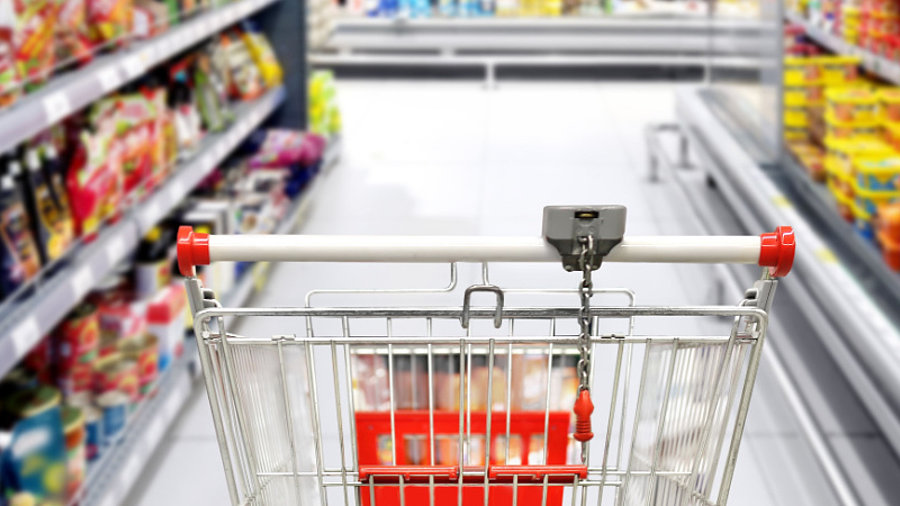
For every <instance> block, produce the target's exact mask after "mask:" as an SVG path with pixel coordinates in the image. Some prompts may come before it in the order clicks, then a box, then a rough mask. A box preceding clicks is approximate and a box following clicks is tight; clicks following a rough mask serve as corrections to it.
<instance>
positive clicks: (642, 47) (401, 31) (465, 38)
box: [326, 16, 774, 56]
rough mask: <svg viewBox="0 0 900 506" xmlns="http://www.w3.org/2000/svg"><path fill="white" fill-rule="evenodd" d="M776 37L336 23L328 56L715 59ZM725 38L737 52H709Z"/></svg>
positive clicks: (618, 27) (568, 24)
mask: <svg viewBox="0 0 900 506" xmlns="http://www.w3.org/2000/svg"><path fill="white" fill-rule="evenodd" d="M773 30H774V25H773V26H768V25H765V24H761V23H755V22H752V21H749V20H747V21H740V20H735V21H722V22H712V21H710V20H707V19H693V18H685V19H681V18H678V17H674V16H673V17H667V18H640V17H621V18H619V17H611V18H534V19H528V18H456V19H441V18H426V19H402V18H400V19H378V18H340V19H338V20H336V21H335V27H334V33H333V34H332V36H331V38H330V39H329V41H328V42H327V44H326V48H327V49H331V50H335V51H339V52H360V53H369V54H371V53H378V52H391V53H398V52H399V53H416V52H418V53H421V52H423V51H434V52H438V53H439V54H445V55H446V54H448V53H454V52H460V53H462V52H479V53H483V52H498V53H500V52H507V53H515V54H522V53H529V54H531V53H534V54H547V53H553V54H559V53H567V54H590V53H596V54H619V55H621V54H656V55H659V54H662V55H673V54H694V55H705V54H707V53H708V52H709V51H710V50H711V49H714V50H715V51H716V52H717V53H718V54H723V55H725V54H729V55H743V56H751V55H754V54H757V53H758V47H759V42H760V40H764V38H765V37H771V36H774V33H767V32H770V31H773ZM716 31H722V32H723V33H724V32H727V33H728V34H729V39H730V40H733V41H735V43H734V44H728V45H725V44H717V45H715V46H714V47H712V48H711V46H710V44H709V36H710V34H711V33H715V32H716Z"/></svg>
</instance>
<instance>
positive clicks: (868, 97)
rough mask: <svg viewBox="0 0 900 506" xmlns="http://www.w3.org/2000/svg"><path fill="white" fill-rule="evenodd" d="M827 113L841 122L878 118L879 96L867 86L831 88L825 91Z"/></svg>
mask: <svg viewBox="0 0 900 506" xmlns="http://www.w3.org/2000/svg"><path fill="white" fill-rule="evenodd" d="M825 99H826V101H827V104H828V109H827V113H826V114H829V115H832V116H834V118H836V119H837V120H838V121H841V122H867V121H874V120H876V119H877V118H878V97H877V96H876V94H875V93H873V92H872V91H870V90H868V89H866V88H830V89H828V90H827V91H826V92H825Z"/></svg>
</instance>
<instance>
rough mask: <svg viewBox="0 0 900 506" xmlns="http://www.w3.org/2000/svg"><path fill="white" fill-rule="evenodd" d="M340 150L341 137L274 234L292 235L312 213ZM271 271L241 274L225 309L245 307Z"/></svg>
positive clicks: (263, 265)
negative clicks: (311, 208) (308, 214)
mask: <svg viewBox="0 0 900 506" xmlns="http://www.w3.org/2000/svg"><path fill="white" fill-rule="evenodd" d="M340 150H341V141H340V138H336V139H334V140H332V141H329V143H328V146H327V147H326V149H325V153H324V154H323V155H322V168H321V171H320V173H319V174H318V175H317V176H315V177H314V178H313V180H312V181H310V183H309V184H307V185H306V187H305V188H304V189H303V190H302V191H301V192H300V195H298V196H297V198H296V199H295V201H294V203H293V204H292V205H291V208H290V209H289V210H288V212H287V215H286V218H285V219H284V220H282V222H281V223H279V224H278V226H277V227H276V228H275V230H274V231H273V233H274V234H278V235H282V234H290V233H293V232H294V231H295V230H296V228H297V227H298V226H299V224H300V223H303V222H304V221H305V219H306V213H307V212H308V211H309V208H310V206H311V205H312V204H313V203H314V202H315V198H316V195H317V194H318V191H319V190H318V189H319V187H320V186H321V185H322V180H323V178H324V177H327V175H328V173H329V172H330V171H331V169H333V168H334V166H335V164H337V161H338V159H339V157H340ZM268 269H269V266H268V263H267V262H259V263H257V264H255V265H254V266H253V267H251V268H250V270H248V271H246V272H245V273H244V274H243V275H241V279H239V280H238V282H237V283H235V285H234V287H233V288H232V289H231V292H230V293H228V294H227V295H226V296H225V297H223V298H222V305H223V306H224V307H241V306H243V305H244V304H245V303H246V302H247V301H249V300H250V297H252V296H253V294H255V293H256V291H257V288H258V287H259V286H260V285H261V284H263V283H264V279H265V277H266V276H267V274H268ZM226 321H227V320H226Z"/></svg>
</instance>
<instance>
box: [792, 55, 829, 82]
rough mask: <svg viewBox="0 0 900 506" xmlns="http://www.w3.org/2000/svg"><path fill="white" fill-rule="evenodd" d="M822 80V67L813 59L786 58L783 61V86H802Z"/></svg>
mask: <svg viewBox="0 0 900 506" xmlns="http://www.w3.org/2000/svg"><path fill="white" fill-rule="evenodd" d="M821 78H822V67H821V65H820V64H819V61H818V60H816V59H815V58H805V57H798V56H788V57H785V59H784V84H786V85H795V86H796V85H804V84H806V83H809V82H813V81H819V80H820V79H821Z"/></svg>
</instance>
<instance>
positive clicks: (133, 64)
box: [122, 46, 154, 79]
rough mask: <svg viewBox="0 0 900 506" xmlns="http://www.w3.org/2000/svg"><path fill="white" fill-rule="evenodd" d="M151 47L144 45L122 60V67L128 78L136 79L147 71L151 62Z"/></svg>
mask: <svg viewBox="0 0 900 506" xmlns="http://www.w3.org/2000/svg"><path fill="white" fill-rule="evenodd" d="M153 53H154V51H153V47H152V46H150V47H145V48H144V49H141V50H140V51H138V52H136V53H134V54H132V55H129V56H128V57H126V58H125V59H124V60H122V68H123V69H125V75H127V76H128V78H129V79H136V78H138V77H140V76H141V75H143V74H144V73H146V72H147V69H148V68H149V67H150V65H152V64H153V56H154V55H153Z"/></svg>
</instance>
